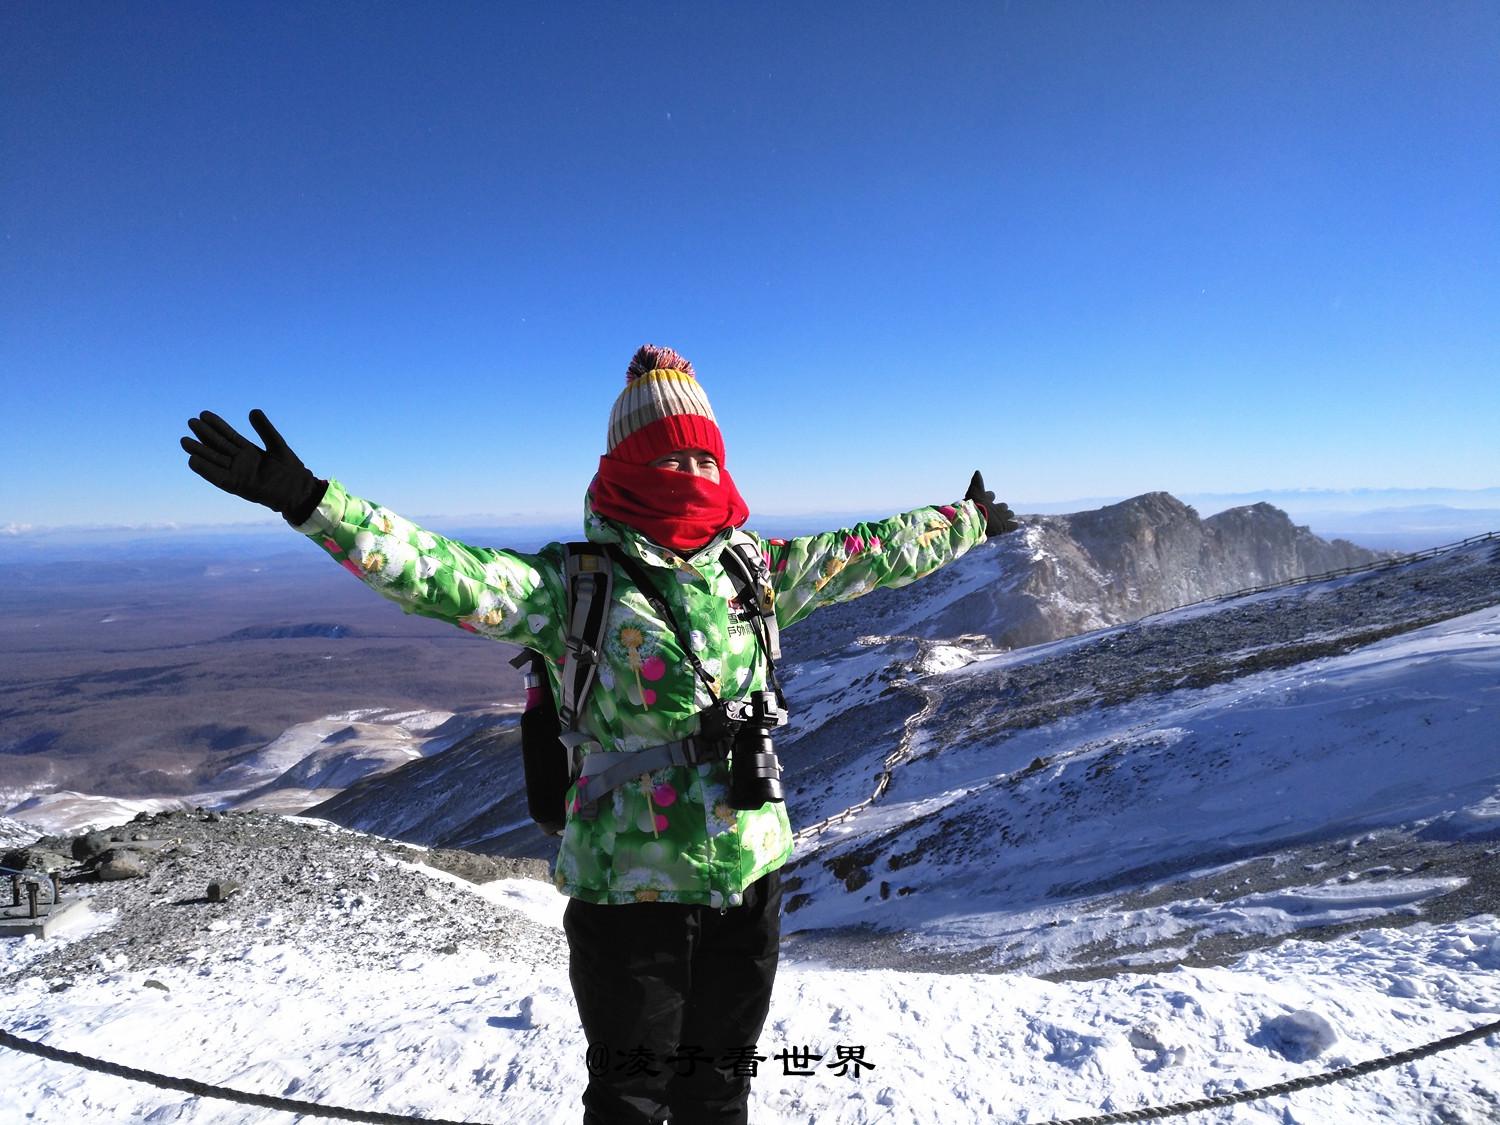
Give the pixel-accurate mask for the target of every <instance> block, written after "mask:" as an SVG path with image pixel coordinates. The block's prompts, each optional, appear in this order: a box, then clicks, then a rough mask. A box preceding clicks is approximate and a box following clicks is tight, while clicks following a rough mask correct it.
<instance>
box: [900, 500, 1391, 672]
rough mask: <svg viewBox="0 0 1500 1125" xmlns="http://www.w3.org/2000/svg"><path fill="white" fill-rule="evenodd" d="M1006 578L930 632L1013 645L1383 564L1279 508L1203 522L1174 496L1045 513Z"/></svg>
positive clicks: (942, 617)
mask: <svg viewBox="0 0 1500 1125" xmlns="http://www.w3.org/2000/svg"><path fill="white" fill-rule="evenodd" d="M1022 543H1024V547H1025V553H1024V556H1023V558H1022V559H1020V560H1011V561H1010V566H1009V567H1008V568H1005V569H1006V571H1007V572H1006V573H1004V574H1002V575H997V578H1001V579H1002V580H1001V581H997V582H995V583H992V584H990V585H989V586H988V587H987V588H985V589H981V590H979V591H976V592H975V593H973V594H971V595H969V596H967V597H965V598H962V599H960V600H958V601H956V602H954V603H953V604H951V605H949V606H948V607H947V608H946V609H945V610H944V611H943V612H941V613H939V614H937V615H935V616H934V617H932V618H931V619H929V620H928V621H925V622H923V623H922V624H921V625H920V626H919V627H918V629H917V630H916V632H917V633H918V634H919V635H921V636H925V637H941V636H956V635H958V634H959V633H963V632H975V631H978V632H983V633H986V634H988V635H989V636H990V638H991V639H992V640H993V641H995V642H996V643H998V644H1001V645H1006V646H1008V647H1012V648H1019V647H1022V646H1024V645H1033V644H1041V643H1044V642H1046V641H1052V640H1057V639H1058V638H1060V637H1069V636H1073V635H1075V634H1077V633H1083V632H1088V631H1089V630H1091V629H1099V628H1103V627H1105V626H1108V625H1118V624H1122V623H1124V622H1127V621H1134V620H1136V619H1137V618H1140V617H1145V616H1146V615H1148V614H1152V613H1158V612H1160V611H1161V610H1164V609H1171V608H1173V607H1174V606H1179V605H1185V604H1187V603H1189V602H1195V601H1199V600H1201V599H1203V598H1210V597H1216V596H1218V595H1220V594H1227V593H1232V592H1234V591H1236V590H1244V589H1248V588H1251V587H1255V586H1265V585H1271V584H1273V583H1277V582H1285V581H1287V580H1288V579H1291V578H1302V577H1306V576H1308V575H1313V574H1325V573H1327V572H1329V571H1333V570H1341V569H1343V568H1344V567H1351V566H1363V565H1365V564H1367V563H1371V562H1375V561H1377V560H1379V559H1380V558H1381V557H1382V555H1381V553H1380V552H1378V551H1370V550H1366V549H1365V548H1363V547H1357V546H1355V545H1354V544H1353V543H1349V542H1347V541H1345V540H1342V539H1336V540H1334V541H1332V542H1328V541H1326V540H1323V539H1320V538H1318V537H1317V536H1316V535H1314V534H1313V533H1312V532H1311V531H1309V530H1308V529H1307V528H1306V527H1299V526H1297V525H1295V524H1293V523H1292V521H1291V518H1290V517H1288V516H1287V514H1286V513H1285V512H1283V511H1281V510H1280V509H1277V508H1273V507H1272V506H1271V505H1269V504H1252V505H1250V506H1249V507H1245V508H1231V509H1230V510H1229V511H1227V512H1220V513H1219V514H1218V515H1215V516H1210V517H1209V518H1208V519H1206V520H1205V519H1200V518H1199V517H1198V513H1197V512H1196V511H1194V510H1193V509H1192V508H1190V507H1188V505H1186V504H1184V503H1183V502H1182V501H1180V500H1178V499H1177V498H1176V497H1175V496H1172V495H1170V494H1169V493H1166V492H1148V493H1146V494H1145V495H1144V496H1137V497H1135V498H1133V499H1131V500H1126V501H1124V502H1122V503H1119V504H1111V505H1110V506H1109V507H1106V508H1099V509H1096V510H1094V511H1090V512H1079V513H1076V514H1074V515H1066V516H1036V517H1031V518H1029V519H1028V520H1027V527H1026V529H1025V531H1024V532H1023V533H1022V536H1021V542H1020V543H1014V544H1012V546H1015V547H1019V546H1020V545H1021V544H1022Z"/></svg>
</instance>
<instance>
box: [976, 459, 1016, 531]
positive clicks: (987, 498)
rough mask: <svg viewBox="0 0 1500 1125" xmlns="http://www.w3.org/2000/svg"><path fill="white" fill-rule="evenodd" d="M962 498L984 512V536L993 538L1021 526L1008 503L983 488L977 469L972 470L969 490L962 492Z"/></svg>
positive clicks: (982, 480) (982, 481) (982, 478)
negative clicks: (970, 501) (997, 498)
mask: <svg viewBox="0 0 1500 1125" xmlns="http://www.w3.org/2000/svg"><path fill="white" fill-rule="evenodd" d="M964 499H965V500H972V501H974V503H976V504H978V505H979V510H980V511H981V512H983V513H984V534H985V537H986V538H989V539H993V538H994V537H995V536H997V535H1004V534H1005V533H1006V532H1007V531H1014V530H1016V528H1018V527H1020V526H1021V525H1020V524H1019V523H1017V522H1016V513H1015V512H1012V511H1011V510H1010V505H1009V504H1006V503H1004V502H1003V501H999V500H996V499H995V494H994V493H993V492H988V491H986V490H985V487H984V477H983V476H981V475H980V472H979V470H978V469H975V470H974V476H973V477H972V478H971V479H970V480H969V491H968V492H965V493H964Z"/></svg>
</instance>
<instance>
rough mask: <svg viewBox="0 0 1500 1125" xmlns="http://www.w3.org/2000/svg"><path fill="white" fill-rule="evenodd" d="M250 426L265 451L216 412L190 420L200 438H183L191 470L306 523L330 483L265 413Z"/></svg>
mask: <svg viewBox="0 0 1500 1125" xmlns="http://www.w3.org/2000/svg"><path fill="white" fill-rule="evenodd" d="M250 424H251V425H252V426H254V427H255V432H256V433H257V434H259V435H260V439H261V440H262V441H263V442H265V443H266V447H265V448H264V449H262V448H260V446H258V445H256V444H255V443H254V442H253V441H250V440H249V439H248V438H245V437H243V436H241V435H240V433H239V432H238V431H236V430H235V428H234V427H233V426H231V425H230V424H229V423H228V422H226V421H224V419H222V418H220V417H219V416H218V415H217V414H215V413H214V412H213V411H211V410H205V411H204V412H203V413H202V414H200V415H198V417H196V418H189V419H188V429H190V430H192V431H193V433H194V435H195V436H196V437H197V439H198V440H197V441H194V440H193V439H192V438H189V437H185V438H183V439H182V448H183V449H184V450H186V451H187V454H188V468H190V469H192V470H193V472H195V473H197V474H198V475H199V476H200V477H202V478H203V479H204V480H206V481H208V483H209V484H211V485H214V486H215V487H217V488H222V489H223V490H224V491H225V492H228V493H232V494H233V495H235V496H239V497H241V498H243V499H245V500H250V501H252V502H254V503H256V504H264V505H265V506H266V507H267V508H270V509H271V510H272V511H275V512H280V513H281V515H282V516H284V517H285V518H286V520H287V521H288V522H289V523H291V524H292V525H293V526H296V525H298V524H303V523H306V522H307V521H308V520H309V519H311V518H312V514H313V512H314V510H316V508H317V506H318V503H319V501H321V500H322V499H323V493H324V492H325V491H326V490H327V488H328V482H327V481H326V480H320V479H319V478H318V477H315V476H313V474H312V472H311V471H310V470H309V469H308V468H307V466H306V465H304V464H303V463H302V459H301V458H300V457H298V456H297V455H296V454H295V453H293V452H292V450H291V447H289V446H288V445H287V443H286V441H285V440H283V438H282V436H281V435H280V434H279V433H277V432H276V427H275V426H273V425H271V420H270V419H269V418H267V417H266V416H265V414H264V413H262V412H261V411H259V410H252V411H250Z"/></svg>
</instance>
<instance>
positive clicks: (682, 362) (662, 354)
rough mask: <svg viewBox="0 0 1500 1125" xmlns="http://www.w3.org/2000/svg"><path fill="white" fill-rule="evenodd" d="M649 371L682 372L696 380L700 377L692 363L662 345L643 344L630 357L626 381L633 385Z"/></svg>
mask: <svg viewBox="0 0 1500 1125" xmlns="http://www.w3.org/2000/svg"><path fill="white" fill-rule="evenodd" d="M649 371H681V372H682V373H683V374H684V375H691V376H693V378H695V379H696V378H697V377H698V375H697V373H696V372H695V371H694V370H693V364H692V361H690V360H688V359H686V358H685V357H683V356H681V355H678V354H677V353H676V352H674V351H673V350H672V349H671V348H664V347H662V346H661V345H660V344H643V345H641V347H640V348H638V349H637V350H636V353H635V355H633V356H631V357H630V366H628V367H626V368H625V381H626V382H627V383H633V382H635V380H637V379H639V378H640V377H641V376H642V375H645V374H646V373H647V372H649Z"/></svg>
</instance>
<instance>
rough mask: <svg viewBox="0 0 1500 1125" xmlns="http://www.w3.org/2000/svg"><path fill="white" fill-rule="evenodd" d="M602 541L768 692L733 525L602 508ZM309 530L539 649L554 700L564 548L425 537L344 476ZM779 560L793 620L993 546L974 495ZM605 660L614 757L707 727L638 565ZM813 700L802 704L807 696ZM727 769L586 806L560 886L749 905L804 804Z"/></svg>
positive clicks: (604, 741)
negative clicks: (700, 535)
mask: <svg viewBox="0 0 1500 1125" xmlns="http://www.w3.org/2000/svg"><path fill="white" fill-rule="evenodd" d="M585 528H586V532H587V535H588V538H589V539H590V540H593V541H595V542H605V543H618V544H619V545H620V546H621V547H622V548H623V549H624V550H625V551H626V552H627V553H628V554H630V555H632V556H634V557H635V558H636V559H638V560H639V561H640V562H641V563H643V564H644V566H645V567H646V568H647V573H649V574H651V575H652V577H653V578H655V579H656V585H657V587H658V589H659V590H660V591H661V593H662V595H663V596H664V597H665V598H666V599H667V600H668V602H669V603H670V604H671V606H672V609H673V611H674V612H675V613H676V614H677V617H678V620H679V621H681V622H682V623H683V627H684V628H686V629H689V630H690V633H689V638H688V640H689V643H690V644H691V646H692V648H693V649H694V650H695V651H696V653H697V655H698V657H699V660H700V661H701V663H702V664H703V665H704V667H705V669H706V670H707V671H708V673H709V675H711V676H713V677H715V680H716V685H715V686H716V689H717V691H718V694H719V695H720V696H721V697H724V698H731V699H732V698H739V697H740V696H743V695H745V694H746V693H748V692H751V691H756V690H759V689H761V688H763V687H764V686H765V682H766V681H765V676H766V661H765V656H764V654H763V653H762V652H761V651H760V645H759V644H758V643H757V641H756V640H755V636H754V633H753V631H752V629H751V627H750V625H749V623H748V619H746V618H742V617H741V616H740V614H739V613H737V612H736V609H737V608H738V607H737V606H735V605H732V604H731V603H732V602H733V601H734V599H735V590H734V586H733V583H732V582H731V580H730V578H729V576H728V575H727V574H726V573H725V571H724V568H723V566H722V565H721V564H720V561H719V556H720V552H721V551H722V550H723V548H724V545H725V542H726V541H727V539H728V533H727V532H726V533H721V534H720V535H719V536H718V537H716V538H715V539H713V540H712V541H711V542H709V543H708V544H707V545H706V546H704V547H703V548H701V549H700V550H698V551H697V552H696V553H695V554H693V555H691V556H689V557H686V558H684V557H681V556H678V555H676V554H674V553H673V552H672V551H670V550H668V549H667V548H664V547H661V546H658V545H657V544H655V543H653V542H651V541H650V540H648V539H646V538H645V537H644V536H642V535H640V534H639V533H638V532H636V531H633V530H632V529H631V528H629V527H626V526H624V525H622V524H619V523H616V522H614V521H612V520H608V519H604V518H602V517H600V516H598V515H595V514H594V513H593V512H592V511H591V510H590V511H588V512H587V513H586V519H585ZM297 530H298V531H300V532H302V533H303V534H305V535H307V536H308V537H309V538H311V539H313V540H314V541H316V542H318V543H319V544H321V545H322V547H323V548H324V549H325V550H327V551H328V553H329V554H331V555H332V556H333V557H334V558H335V559H337V560H338V561H339V562H341V563H342V564H343V566H344V567H345V568H346V569H347V570H349V571H350V572H351V573H353V574H354V575H356V576H357V577H358V578H359V579H360V581H362V582H364V583H366V584H368V585H369V586H371V587H372V588H373V589H375V590H376V591H378V592H379V593H381V594H383V595H384V596H386V597H387V598H390V599H391V600H392V601H395V602H397V603H398V604H400V606H401V607H402V608H403V609H404V610H406V612H408V613H420V614H423V615H426V616H428V617H437V618H441V619H442V620H444V621H449V622H451V623H453V624H455V625H457V626H459V627H460V628H462V629H467V630H468V631H469V632H471V633H477V634H480V635H481V636H485V637H490V638H492V639H494V640H497V641H509V642H510V643H512V644H517V645H524V646H525V647H527V648H531V649H535V650H536V651H538V652H540V653H541V654H542V655H543V656H545V657H546V658H547V664H548V667H549V668H550V670H551V673H552V680H553V684H552V687H553V692H554V696H556V695H557V694H558V691H559V684H558V680H559V676H558V666H559V662H560V659H561V657H562V655H563V641H564V636H565V634H566V632H567V625H566V606H567V595H566V591H565V588H564V579H563V561H562V547H561V545H560V544H557V543H549V544H548V545H547V546H545V547H543V548H542V549H541V550H540V551H538V552H537V553H536V554H523V553H521V552H519V551H507V550H500V549H496V548H491V547H472V546H469V545H467V544H464V543H460V542H457V541H455V540H452V539H446V538H444V537H443V536H441V535H437V534H434V533H433V532H430V531H425V530H423V529H422V528H420V527H417V526H416V525H414V524H412V523H410V522H409V521H407V520H405V519H402V518H401V517H400V516H398V515H396V514H395V513H394V512H391V511H388V510H387V509H385V508H382V507H381V506H380V505H379V504H375V503H373V502H371V501H368V500H361V499H359V498H358V497H356V496H351V495H350V494H349V493H348V492H346V491H345V490H344V488H343V486H342V485H341V484H340V483H339V482H338V481H330V482H329V484H328V491H327V493H326V495H325V496H324V497H323V502H322V503H321V504H320V505H319V506H318V509H317V511H316V512H314V513H313V515H312V517H311V518H310V519H309V520H308V521H307V522H306V523H305V524H303V525H301V526H300V527H299V528H298V529H297ZM757 541H758V542H759V543H760V545H761V549H762V553H763V554H764V555H765V557H766V559H767V560H768V562H769V565H770V568H771V573H772V575H773V581H774V587H775V592H776V617H777V621H778V623H779V624H780V626H781V627H782V628H786V627H788V626H790V625H794V624H796V622H798V621H800V620H802V618H804V617H806V616H807V615H808V614H809V613H811V612H812V611H813V610H815V609H817V608H819V607H820V606H825V605H833V604H834V603H836V602H843V601H848V600H849V599H850V598H855V597H858V596H859V595H860V594H864V593H867V592H869V591H870V590H873V589H875V588H876V587H879V586H904V585H905V584H907V583H908V582H912V581H915V580H916V579H918V578H921V577H922V576H923V575H926V574H929V573H931V572H932V571H934V570H936V569H938V568H939V567H941V566H943V565H944V564H946V563H949V562H951V561H952V560H954V559H956V558H957V557H958V556H960V555H962V554H963V553H964V552H965V551H967V550H968V549H969V548H970V547H972V546H974V545H975V544H976V543H980V542H983V541H984V517H983V516H982V515H981V514H980V513H979V511H978V509H976V508H975V506H974V505H973V503H972V502H969V501H963V502H960V503H957V504H954V505H952V506H946V505H945V506H943V507H935V508H918V509H917V510H915V511H912V512H907V513H905V514H904V515H899V516H894V517H892V518H891V519H887V520H882V521H880V522H878V523H861V524H858V525H856V526H855V527H853V528H850V529H847V530H843V531H834V532H826V533H824V534H821V535H809V536H803V537H801V538H797V539H785V540H784V539H765V540H761V539H759V538H758V537H757ZM604 649H605V652H604V656H605V659H604V660H603V662H602V663H601V665H600V668H599V671H598V675H597V677H596V679H595V683H594V687H593V690H592V691H591V692H590V694H589V699H588V703H587V706H586V708H585V713H584V716H583V719H582V722H581V724H580V725H581V727H582V729H584V730H585V731H587V732H588V733H589V734H590V735H591V736H592V737H593V738H595V739H597V740H598V742H599V744H600V745H601V746H602V747H603V748H604V749H606V750H616V751H631V750H641V749H645V748H646V747H649V746H656V745H659V744H661V743H663V742H671V741H673V740H675V739H679V738H686V737H688V736H689V735H692V734H695V733H697V730H698V713H699V712H700V711H702V710H703V709H704V708H705V707H706V706H708V705H709V703H710V700H709V697H708V695H707V693H706V690H705V688H704V686H703V684H702V682H701V680H700V679H699V678H698V677H697V676H696V675H695V673H694V671H693V666H692V662H691V661H689V660H686V659H685V658H684V653H683V650H682V647H681V644H680V643H679V641H678V639H677V637H676V635H675V634H674V633H673V631H672V628H671V625H670V624H669V623H668V622H666V621H664V620H662V619H661V618H659V617H658V616H657V614H656V611H655V610H653V609H652V607H651V605H650V603H649V602H648V601H647V599H646V598H645V597H644V596H643V595H642V594H641V592H640V591H639V590H638V589H637V588H636V586H635V584H634V583H633V582H632V581H631V579H630V576H629V575H628V574H626V573H625V572H624V571H623V570H622V569H621V568H620V567H618V566H616V567H615V575H614V597H613V601H612V605H611V607H610V614H609V621H608V627H607V631H606V634H605V646H604ZM789 702H790V705H791V706H792V707H793V708H795V706H796V701H795V699H794V700H791V701H789ZM728 793H729V771H728V767H727V766H726V764H725V763H724V762H712V763H705V764H703V765H699V766H696V767H690V766H672V767H668V768H665V769H660V770H657V771H655V772H653V773H649V774H643V775H642V776H641V778H640V779H639V781H637V782H633V783H630V784H627V785H624V786H622V787H620V788H618V789H616V790H615V791H614V792H613V793H612V794H609V795H606V796H604V797H603V799H601V800H600V801H599V803H598V814H597V816H596V818H595V819H592V820H588V819H584V818H582V817H579V816H575V815H574V814H573V812H572V811H571V810H572V806H573V796H574V795H573V794H572V793H569V796H568V805H569V809H570V812H569V816H568V822H567V826H566V828H565V829H564V832H563V838H562V846H561V848H560V849H559V852H558V858H557V869H556V875H555V882H556V884H557V887H558V889H559V890H561V891H562V892H563V893H564V894H568V895H572V896H574V897H575V898H581V899H585V900H587V901H589V902H609V903H625V902H650V901H661V902H682V903H700V904H708V905H710V906H719V907H725V906H734V905H738V904H739V903H740V901H741V899H742V892H743V891H744V889H745V887H746V886H748V885H749V884H750V883H751V882H753V881H754V880H755V879H758V878H759V877H760V876H761V875H764V874H765V873H766V872H768V871H773V870H775V869H776V868H778V867H780V866H781V865H782V864H784V863H785V862H786V861H787V859H788V857H789V856H790V855H791V851H792V832H791V828H790V826H789V824H788V822H787V816H786V806H785V805H783V804H779V803H777V804H768V805H765V806H763V807H762V808H760V809H756V810H753V811H747V812H746V811H736V810H735V809H732V808H730V807H729V801H728Z"/></svg>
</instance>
